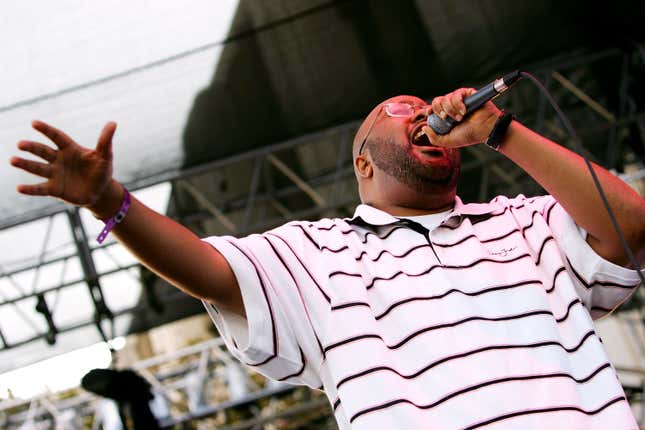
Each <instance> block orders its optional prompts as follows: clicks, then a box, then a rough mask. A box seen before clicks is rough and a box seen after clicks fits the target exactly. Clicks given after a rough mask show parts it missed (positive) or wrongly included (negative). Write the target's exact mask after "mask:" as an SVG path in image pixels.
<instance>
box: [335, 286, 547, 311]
mask: <svg viewBox="0 0 645 430" xmlns="http://www.w3.org/2000/svg"><path fill="white" fill-rule="evenodd" d="M539 283H540V280H539V279H529V280H526V281H521V282H516V283H514V284H508V285H499V286H496V287H491V288H485V289H483V290H480V291H474V292H471V293H468V292H465V291H461V290H459V289H457V288H452V289H450V290H448V291H446V292H444V293H441V294H437V295H435V296H428V297H410V298H407V299H405V300H401V301H398V302H396V303H393V304H391V305H390V306H389V307H388V308H387V309H386V310H385V311H383V312H382V313H381V314H379V315H376V317H375V318H376V319H377V320H380V319H381V318H383V317H385V316H386V315H387V314H389V313H390V312H391V311H392V310H393V309H394V308H396V307H397V306H401V305H403V304H405V303H410V302H414V301H419V300H438V299H443V298H444V297H446V296H448V295H450V294H453V293H458V294H463V295H464V296H470V297H475V296H479V295H481V294H486V293H491V292H494V291H501V290H508V289H511V288H518V287H523V286H525V285H530V284H539ZM366 305H367V303H366ZM368 306H369V305H368ZM334 308H335V307H332V310H334Z"/></svg>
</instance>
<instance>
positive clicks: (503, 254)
mask: <svg viewBox="0 0 645 430" xmlns="http://www.w3.org/2000/svg"><path fill="white" fill-rule="evenodd" d="M516 249H517V246H514V247H512V248H502V249H500V250H499V251H497V252H493V251H488V253H489V254H491V255H497V256H499V257H506V256H507V255H508V254H510V253H511V252H513V251H515V250H516Z"/></svg>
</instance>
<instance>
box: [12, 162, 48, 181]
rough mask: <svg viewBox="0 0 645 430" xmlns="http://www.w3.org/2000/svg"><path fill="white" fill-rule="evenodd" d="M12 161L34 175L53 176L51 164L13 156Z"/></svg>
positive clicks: (13, 164)
mask: <svg viewBox="0 0 645 430" xmlns="http://www.w3.org/2000/svg"><path fill="white" fill-rule="evenodd" d="M10 163H11V165H12V166H14V167H17V168H19V169H22V170H25V171H27V172H29V173H33V174H34V175H37V176H41V177H43V178H49V177H51V165H49V164H47V163H40V162H38V161H33V160H26V159H24V158H20V157H11V160H10Z"/></svg>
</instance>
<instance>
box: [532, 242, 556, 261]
mask: <svg viewBox="0 0 645 430" xmlns="http://www.w3.org/2000/svg"><path fill="white" fill-rule="evenodd" d="M551 240H553V241H555V239H554V238H553V236H547V237H546V238H545V239H544V241H542V245H540V250H539V251H538V255H537V260H536V261H535V265H536V266H539V265H540V260H541V259H542V251H544V247H545V246H546V244H547V242H549V241H551Z"/></svg>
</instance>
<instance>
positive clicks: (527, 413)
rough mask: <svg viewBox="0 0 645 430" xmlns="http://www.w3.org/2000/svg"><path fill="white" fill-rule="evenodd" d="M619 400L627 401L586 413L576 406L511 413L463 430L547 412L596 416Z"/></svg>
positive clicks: (608, 403)
mask: <svg viewBox="0 0 645 430" xmlns="http://www.w3.org/2000/svg"><path fill="white" fill-rule="evenodd" d="M621 400H622V401H627V399H626V398H625V397H624V396H619V397H616V398H614V399H611V400H610V401H608V402H607V403H605V404H604V405H602V406H600V407H598V408H597V409H592V410H590V411H587V410H585V409H582V408H578V407H576V406H555V407H552V408H542V409H525V410H522V411H517V412H513V413H511V414H505V415H500V416H498V417H495V418H491V419H489V420H487V421H483V422H481V423H477V424H473V425H471V426H469V427H466V428H464V430H473V429H476V428H479V427H483V426H486V425H488V424H492V423H494V422H496V421H501V420H505V419H508V418H513V417H517V416H521V415H532V414H544V413H549V412H560V411H573V412H581V413H583V414H585V415H596V414H597V413H598V412H601V411H603V410H604V409H606V408H608V407H609V406H611V405H613V404H614V403H617V402H620V401H621Z"/></svg>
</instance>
